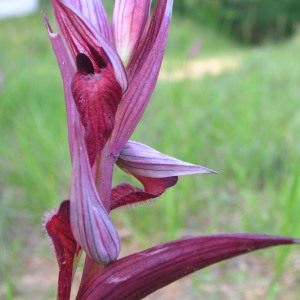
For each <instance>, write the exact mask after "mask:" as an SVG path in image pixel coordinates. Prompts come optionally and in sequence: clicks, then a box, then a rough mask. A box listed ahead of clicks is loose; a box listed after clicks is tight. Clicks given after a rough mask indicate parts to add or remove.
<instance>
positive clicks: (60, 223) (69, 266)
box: [45, 201, 79, 300]
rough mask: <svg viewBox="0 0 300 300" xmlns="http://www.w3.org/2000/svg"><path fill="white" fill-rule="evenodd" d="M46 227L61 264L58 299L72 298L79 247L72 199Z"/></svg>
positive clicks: (65, 202) (62, 206)
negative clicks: (73, 226)
mask: <svg viewBox="0 0 300 300" xmlns="http://www.w3.org/2000/svg"><path fill="white" fill-rule="evenodd" d="M45 228H46V230H47V233H48V235H49V237H50V238H51V240H52V244H53V247H54V250H55V254H56V259H57V262H58V266H59V276H58V291H57V294H58V299H60V300H68V299H70V293H71V285H72V278H73V266H74V259H75V256H77V255H78V250H79V248H78V247H77V242H76V240H75V239H74V236H73V233H72V229H71V224H70V201H64V202H62V204H61V205H60V208H59V210H58V211H57V213H55V214H54V215H52V216H51V218H49V219H48V220H47V222H46V224H45Z"/></svg>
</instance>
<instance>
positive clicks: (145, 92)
mask: <svg viewBox="0 0 300 300" xmlns="http://www.w3.org/2000/svg"><path fill="white" fill-rule="evenodd" d="M160 3H162V5H161V4H160ZM172 4H173V1H172V0H165V1H163V0H159V3H158V4H157V6H159V8H160V10H159V13H160V14H159V16H158V15H157V18H158V19H160V20H161V22H158V23H157V24H155V21H153V20H152V21H151V24H152V23H153V25H152V26H151V25H150V29H149V32H148V34H147V36H146V38H145V40H147V41H148V40H149V41H151V42H149V43H150V47H146V48H147V49H146V50H147V51H146V52H147V53H145V55H146V57H145V56H143V57H142V58H141V59H139V62H138V69H135V70H134V71H132V74H134V76H133V75H130V74H129V77H128V78H129V79H128V81H129V87H128V89H127V90H126V92H125V93H124V95H123V100H122V102H121V103H120V106H119V108H118V111H117V114H116V125H115V128H114V130H113V134H112V139H111V143H110V148H109V150H110V152H111V153H113V154H114V155H119V154H120V152H121V150H122V148H123V146H124V145H125V143H126V142H127V141H128V139H129V138H130V136H131V134H132V133H133V131H134V129H135V127H136V126H137V124H138V122H139V121H140V119H141V117H142V115H143V113H144V111H145V109H146V106H147V104H148V102H149V99H150V97H151V94H152V92H153V89H154V87H155V84H156V81H157V78H158V73H159V70H160V66H161V62H162V58H163V55H164V51H165V46H166V42H167V36H168V30H169V24H170V21H171V15H172ZM156 26H158V28H159V31H158V34H157V35H156V36H154V37H153V36H152V29H151V28H152V27H153V28H154V27H155V28H156ZM153 39H155V41H153V42H152V40H153ZM149 48H151V49H149ZM127 71H128V72H129V69H128V68H127Z"/></svg>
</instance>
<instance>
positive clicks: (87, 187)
mask: <svg viewBox="0 0 300 300" xmlns="http://www.w3.org/2000/svg"><path fill="white" fill-rule="evenodd" d="M72 162H73V168H72V181H71V194H70V201H71V211H70V214H71V226H72V231H73V234H74V237H75V239H76V241H77V242H78V244H79V245H80V246H81V247H82V248H83V249H84V251H85V252H86V253H87V254H88V255H89V256H90V257H91V258H92V259H94V260H95V261H96V262H98V263H100V264H103V265H106V264H108V263H110V262H112V261H114V260H116V259H117V258H118V255H119V252H120V241H119V237H118V233H117V231H116V229H115V227H114V225H113V223H112V221H111V220H110V218H109V216H108V213H107V211H106V210H105V208H104V206H103V204H102V202H101V200H100V198H99V195H98V193H97V190H96V187H95V183H94V179H93V176H92V173H91V168H90V165H89V160H88V155H87V152H86V149H85V143H84V141H83V137H82V134H81V132H80V129H79V128H77V130H76V143H75V147H74V155H73V158H72Z"/></svg>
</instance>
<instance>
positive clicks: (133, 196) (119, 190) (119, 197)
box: [110, 176, 178, 210]
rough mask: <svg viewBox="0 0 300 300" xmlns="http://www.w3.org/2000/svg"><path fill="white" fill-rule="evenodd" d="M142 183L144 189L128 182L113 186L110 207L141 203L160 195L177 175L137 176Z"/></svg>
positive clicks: (173, 182)
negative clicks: (160, 176)
mask: <svg viewBox="0 0 300 300" xmlns="http://www.w3.org/2000/svg"><path fill="white" fill-rule="evenodd" d="M137 179H138V180H140V181H141V183H142V184H143V185H144V189H140V188H136V187H133V186H132V185H130V184H129V183H126V182H124V183H121V184H119V185H117V186H115V187H114V188H113V189H112V192H111V204H110V209H111V210H112V209H115V208H118V207H121V206H126V205H136V204H141V203H143V202H144V201H146V200H150V199H153V198H156V197H158V196H160V195H161V194H162V193H163V192H164V191H165V190H166V189H167V188H169V187H171V186H173V185H175V184H176V182H177V180H178V177H176V176H174V177H167V178H144V177H137Z"/></svg>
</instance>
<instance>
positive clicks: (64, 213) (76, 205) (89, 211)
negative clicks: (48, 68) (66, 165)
mask: <svg viewBox="0 0 300 300" xmlns="http://www.w3.org/2000/svg"><path fill="white" fill-rule="evenodd" d="M52 3H53V7H54V12H55V17H56V20H57V24H58V27H59V33H54V32H53V30H52V28H51V26H50V24H49V22H48V20H47V18H46V17H45V16H44V19H45V23H46V26H47V29H48V33H49V36H50V39H51V42H52V46H53V48H54V51H55V53H56V56H57V60H58V64H59V67H60V71H61V74H62V78H63V83H64V92H65V100H66V107H67V119H68V133H69V145H70V155H71V162H72V176H71V190H70V200H69V201H65V202H63V203H62V204H61V207H60V209H59V210H58V211H57V212H55V213H53V214H52V215H49V216H48V219H47V222H46V225H45V227H46V229H47V231H48V233H49V236H50V237H51V239H52V242H53V246H54V249H55V251H56V256H57V260H58V263H59V266H60V274H59V289H58V299H60V300H64V299H69V297H70V288H71V282H72V278H73V275H74V270H75V268H76V264H77V261H78V258H79V257H80V253H81V250H82V249H83V250H84V251H85V252H86V254H87V257H86V263H85V268H84V273H83V277H82V281H81V286H80V290H79V294H78V297H77V299H91V300H93V299H141V298H142V297H143V296H145V295H147V294H149V293H151V292H152V291H154V290H156V289H158V288H160V287H162V286H164V285H166V284H168V283H170V282H172V281H173V280H176V279H178V278H180V277H182V276H184V275H186V274H189V273H191V272H192V271H196V270H197V269H200V268H202V267H204V266H207V265H210V264H212V263H215V262H217V261H221V260H223V259H226V258H229V257H232V256H235V255H239V254H242V253H245V252H248V251H252V250H256V249H260V248H264V247H268V246H273V245H278V244H290V243H295V242H298V241H296V240H293V239H289V238H280V237H270V236H263V235H256V236H252V235H247V234H246V235H239V234H237V235H236V234H231V235H227V236H218V235H217V236H209V237H195V238H190V239H182V240H178V241H174V242H171V243H167V244H163V245H160V246H155V247H153V248H151V249H148V250H146V251H143V252H140V253H136V254H134V255H132V256H128V257H126V258H123V259H121V260H119V261H116V260H117V258H118V255H119V252H120V241H119V237H118V233H117V231H116V229H115V227H114V225H113V223H112V221H111V219H110V217H109V212H110V210H111V209H114V208H116V207H120V206H123V205H128V204H133V203H139V202H143V201H145V200H147V199H151V198H155V197H157V196H159V195H161V194H162V193H163V192H164V191H165V190H166V189H167V188H169V187H171V186H173V185H174V184H176V182H177V180H178V176H181V175H187V174H195V173H215V172H214V171H211V170H209V169H207V168H205V167H202V166H197V165H194V164H190V163H186V162H183V161H181V160H178V159H175V158H173V157H170V156H167V155H165V154H162V153H160V152H158V151H156V150H154V149H152V148H151V147H148V146H146V145H144V144H142V143H138V142H134V141H129V138H130V136H131V135H132V133H133V131H134V129H135V128H136V126H137V124H138V122H139V121H140V119H141V117H142V115H143V113H144V110H145V108H146V106H147V104H148V101H149V99H150V97H151V94H152V91H153V89H154V87H155V84H156V81H157V78H158V73H159V70H160V66H161V62H162V58H163V54H164V50H165V46H166V41H167V35H168V29H169V24H170V19H171V14H172V4H173V1H172V0H158V2H157V5H156V7H155V9H154V12H153V14H152V16H150V15H151V14H150V7H151V1H150V0H139V1H134V0H116V1H115V8H114V13H113V19H112V23H110V22H109V20H108V17H107V15H106V12H105V9H104V7H103V4H102V1H101V0H69V1H66V0H52ZM115 164H116V165H117V166H119V167H120V168H121V169H122V170H124V171H125V172H127V173H129V174H131V175H133V176H134V177H136V178H137V179H138V180H139V181H140V182H141V183H142V185H143V188H137V187H134V186H132V185H130V184H128V183H121V184H119V185H117V186H115V187H112V176H113V168H114V165H115ZM115 261H116V262H115ZM197 262H198V263H197ZM133 265H135V267H133ZM102 266H104V267H103V268H102ZM153 272H156V273H155V274H154V273H153ZM141 278H144V281H139V283H138V284H137V280H139V279H141ZM117 290H118V291H119V292H117Z"/></svg>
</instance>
